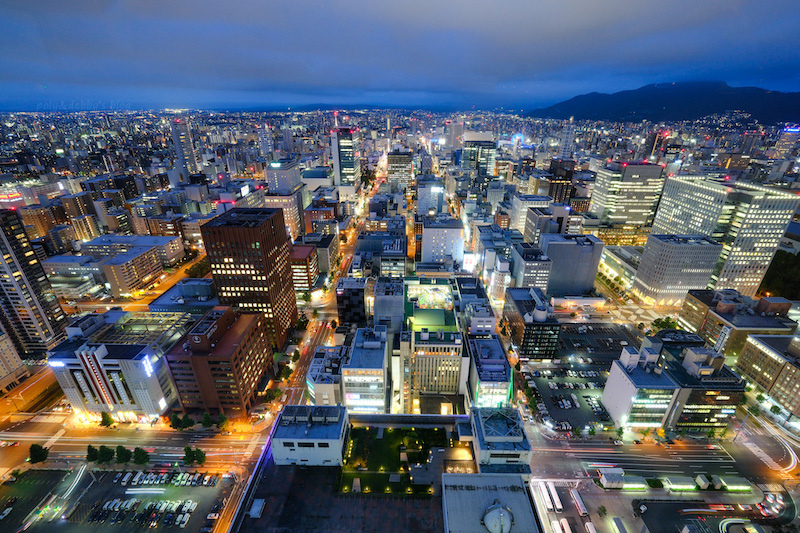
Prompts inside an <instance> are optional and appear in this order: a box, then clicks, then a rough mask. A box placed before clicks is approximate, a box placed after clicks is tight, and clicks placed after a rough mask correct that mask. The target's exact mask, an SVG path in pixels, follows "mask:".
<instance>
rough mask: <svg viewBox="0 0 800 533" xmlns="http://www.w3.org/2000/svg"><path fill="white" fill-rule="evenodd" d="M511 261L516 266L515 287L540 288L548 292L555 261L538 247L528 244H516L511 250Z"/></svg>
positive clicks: (514, 270)
mask: <svg viewBox="0 0 800 533" xmlns="http://www.w3.org/2000/svg"><path fill="white" fill-rule="evenodd" d="M511 261H512V262H513V264H514V267H513V276H514V286H515V287H526V288H531V287H538V288H539V289H541V290H543V291H546V290H547V285H548V282H549V281H550V270H551V269H552V268H553V261H551V260H550V258H549V257H547V256H546V255H545V254H544V252H543V251H542V250H541V249H540V248H539V247H538V246H535V245H533V244H531V243H528V242H521V243H517V244H515V245H514V247H513V248H512V249H511Z"/></svg>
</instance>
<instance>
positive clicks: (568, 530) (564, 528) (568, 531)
mask: <svg viewBox="0 0 800 533" xmlns="http://www.w3.org/2000/svg"><path fill="white" fill-rule="evenodd" d="M561 530H562V531H563V532H564V533H572V528H571V527H569V522H567V519H566V518H562V519H561Z"/></svg>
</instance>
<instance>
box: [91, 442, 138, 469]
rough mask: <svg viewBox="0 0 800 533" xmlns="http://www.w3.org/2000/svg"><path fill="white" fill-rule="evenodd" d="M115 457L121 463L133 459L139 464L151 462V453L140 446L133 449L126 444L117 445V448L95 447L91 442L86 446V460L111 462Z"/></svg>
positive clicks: (126, 462) (98, 462) (101, 462)
mask: <svg viewBox="0 0 800 533" xmlns="http://www.w3.org/2000/svg"><path fill="white" fill-rule="evenodd" d="M115 458H116V461H115V462H117V463H119V464H128V463H130V462H131V460H133V462H134V464H137V465H146V464H147V463H149V462H150V454H149V453H147V450H145V449H143V448H139V447H138V446H137V447H136V448H134V449H133V451H131V450H129V449H128V448H126V447H125V446H117V448H116V450H115V449H114V448H109V447H108V446H100V447H99V448H95V447H94V446H92V445H91V444H90V445H89V446H87V447H86V460H87V461H88V462H90V463H97V464H109V463H111V462H112V461H114V460H115Z"/></svg>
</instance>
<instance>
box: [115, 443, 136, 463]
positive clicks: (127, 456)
mask: <svg viewBox="0 0 800 533" xmlns="http://www.w3.org/2000/svg"><path fill="white" fill-rule="evenodd" d="M116 455H117V462H118V463H120V464H122V463H125V464H128V463H130V462H131V457H133V452H132V451H130V450H129V449H128V448H126V447H125V446H117V453H116Z"/></svg>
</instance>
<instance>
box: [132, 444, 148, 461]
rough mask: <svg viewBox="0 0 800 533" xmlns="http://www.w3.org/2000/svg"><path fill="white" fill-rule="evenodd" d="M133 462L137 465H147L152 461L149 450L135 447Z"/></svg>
mask: <svg viewBox="0 0 800 533" xmlns="http://www.w3.org/2000/svg"><path fill="white" fill-rule="evenodd" d="M133 462H134V463H136V464H137V465H146V464H147V463H149V462H150V454H149V453H147V450H145V449H143V448H139V447H138V446H137V447H136V448H134V449H133Z"/></svg>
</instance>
